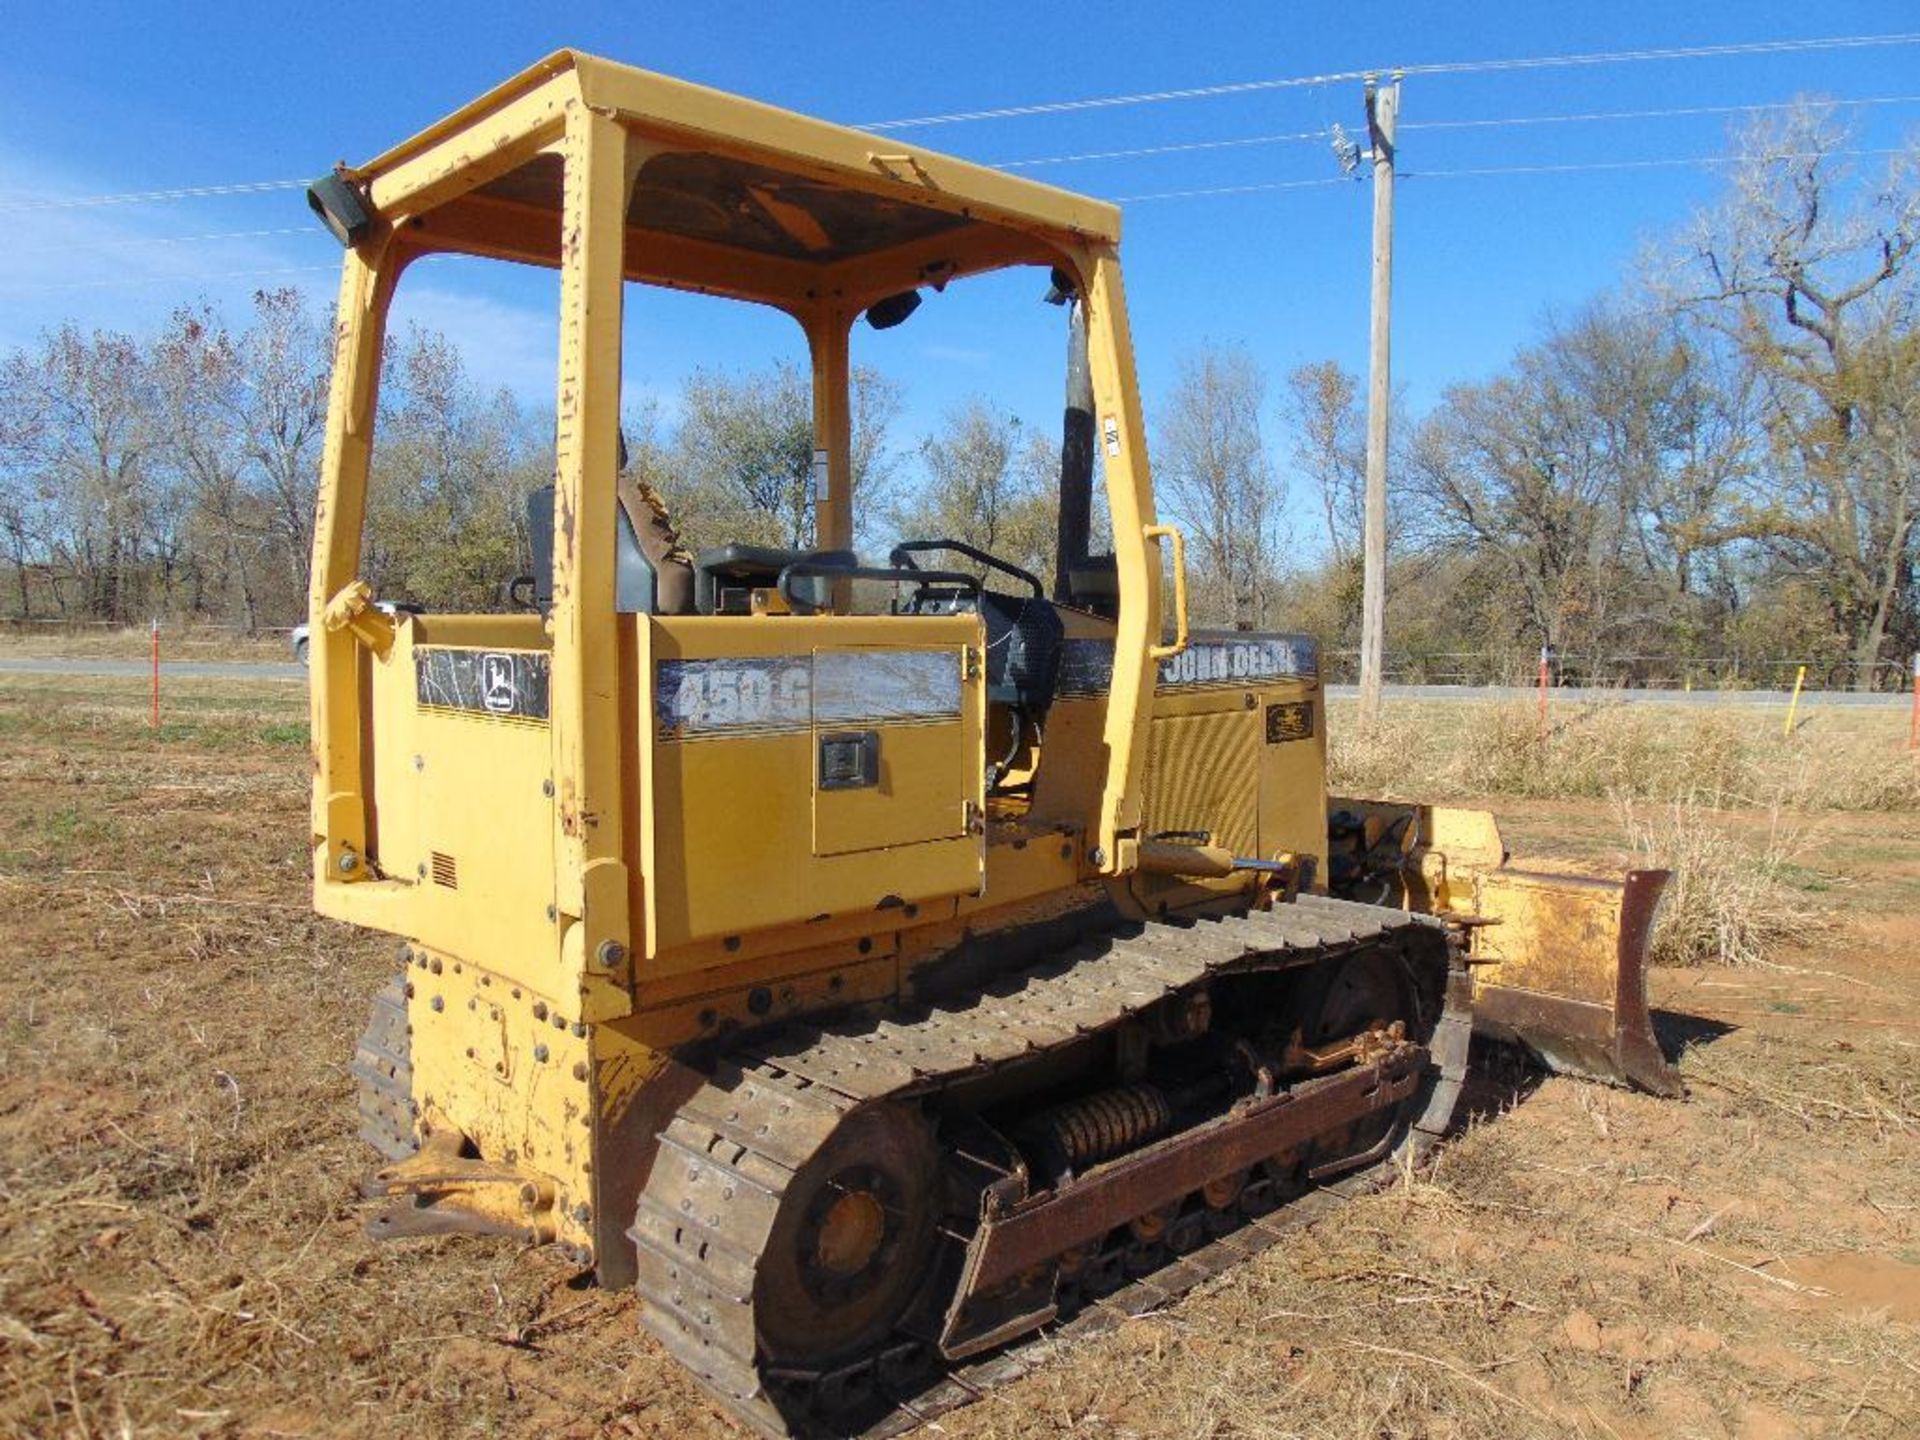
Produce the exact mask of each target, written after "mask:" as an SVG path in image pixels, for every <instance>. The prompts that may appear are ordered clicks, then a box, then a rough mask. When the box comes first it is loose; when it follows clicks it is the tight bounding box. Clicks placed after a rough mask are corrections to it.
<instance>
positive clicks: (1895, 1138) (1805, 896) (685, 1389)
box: [0, 677, 1920, 1440]
mask: <svg viewBox="0 0 1920 1440" xmlns="http://www.w3.org/2000/svg"><path fill="white" fill-rule="evenodd" d="M169 693H170V697H171V698H170V711H169V718H168V722H167V724H166V726H165V727H163V728H162V729H161V730H160V731H159V732H158V733H157V734H150V733H149V732H148V731H147V730H146V728H145V723H144V722H145V711H144V705H145V695H144V692H143V690H142V689H141V687H140V685H139V683H138V682H118V681H103V680H82V679H65V678H60V679H55V678H54V677H0V957H4V971H3V972H0V1434H4V1435H8V1436H48V1437H52V1436H59V1437H103V1440H104V1437H121V1436H139V1437H146V1436H207V1437H213V1436H220V1437H227V1436H235V1437H237V1436H302V1435H314V1436H336V1435H338V1436H346V1435H354V1436H358V1435H370V1436H423V1435H432V1436H441V1435H446V1436H469V1435H472V1436H518V1435H534V1434H539V1435H552V1436H578V1437H585V1436H599V1435H607V1436H672V1437H674V1440H697V1437H706V1436H719V1435H728V1434H732V1433H734V1432H733V1431H732V1430H731V1427H729V1426H728V1425H727V1423H726V1422H724V1421H723V1420H720V1419H718V1418H716V1417H715V1416H714V1414H713V1412H712V1411H711V1410H710V1409H709V1408H708V1407H707V1406H706V1405H705V1404H704V1403H703V1401H702V1400H701V1398H700V1396H699V1395H698V1394H697V1393H696V1392H695V1391H694V1389H693V1388H692V1386H691V1385H690V1384H689V1383H688V1382H687V1381H685V1380H684V1379H683V1378H682V1377H681V1376H680V1374H679V1373H678V1372H677V1371H676V1370H675V1368H674V1367H673V1366H672V1365H671V1364H670V1363H669V1362H668V1361H667V1360H666V1359H665V1357H664V1356H663V1355H662V1354H661V1352H659V1351H658V1350H657V1349H656V1348H654V1347H653V1345H652V1344H651V1343H650V1342H648V1341H646V1340H644V1339H643V1338H641V1337H640V1336H639V1335H638V1334H637V1331H636V1327H635V1323H634V1316H633V1302H632V1300H631V1298H630V1297H629V1296H627V1295H624V1294H611V1293H605V1292H601V1291H598V1290H596V1289H594V1288H592V1287H590V1286H589V1285H587V1284H586V1283H585V1282H584V1280H583V1277H581V1276H580V1275H579V1274H578V1273H577V1272H576V1271H575V1270H574V1269H573V1268H572V1267H570V1266H569V1265H568V1264H566V1263H565V1262H563V1261H562V1260H561V1259H560V1258H559V1257H558V1256H556V1255H554V1254H552V1253H549V1252H545V1251H531V1252H530V1251H524V1250H520V1249H516V1248H514V1247H513V1246H512V1245H510V1244H507V1243H505V1242H501V1241H494V1240H481V1239H470V1238H454V1239H443V1240H436V1241H427V1242H411V1243H407V1244H404V1245H399V1246H390V1247H376V1246H375V1245H373V1244H371V1243H370V1242H368V1241H367V1240H365V1239H364V1238H362V1236H361V1234H360V1230H359V1207H358V1202H357V1201H356V1198H355V1195H356V1190H355V1181H356V1179H357V1177H358V1176H359V1175H360V1173H361V1172H362V1170H363V1169H364V1168H365V1167H366V1166H367V1165H368V1163H369V1157H368V1155H367V1154H366V1153H364V1152H363V1151H362V1149H361V1146H360V1145H359V1143H358V1142H357V1141H356V1139H355V1138H354V1135H353V1126H354V1117H353V1103H352V1087H351V1083H350V1081H349V1079H348V1076H347V1071H346V1060H347V1057H348V1053H349V1051H350V1048H351V1044H352V1037H353V1034H354V1032H355V1031H356V1030H357V1029H358V1027H359V1025H360V1024H361V1021H362V1019H363V1016H364V1011H365V1002H366V997H367V995H368V994H369V992H370V991H371V990H372V989H373V988H374V987H375V986H376V984H377V983H378V982H379V981H380V979H381V978H382V977H383V976H384V975H385V974H386V973H387V972H388V970H389V969H390V967H391V964H392V945H391V942H390V941H388V940H386V939H383V938H379V937H373V936H367V935H359V934H355V933H352V932H349V931H347V930H345V929H342V928H341V927H338V926H336V925H332V924H330V923H326V922H322V921H319V920H317V919H315V918H313V916H312V915H311V914H310V913H309V911H308V906H307V897H306V875H305V863H306V858H305V845H304V838H303V837H304V832H305V829H306V817H305V805H306V790H305V784H306V773H307V767H306V751H305V741H306V736H305V724H304V719H305V717H304V712H303V706H302V696H301V694H300V692H299V690H298V689H297V687H294V686H289V685H268V684H262V685H257V686H252V687H248V686H244V685H235V684H230V683H222V684H212V683H198V684H196V683H190V682H178V683H176V684H174V685H173V686H172V687H171V688H170V692H169ZM1902 719H1903V717H1899V716H1897V715H1895V714H1893V713H1883V712H1874V713H1870V714H1865V715H1842V714H1840V713H1838V712H1819V711H1816V712H1815V714H1814V715H1813V717H1812V718H1811V720H1810V721H1809V722H1808V724H1807V726H1806V727H1805V728H1804V729H1803V730H1802V731H1801V732H1800V734H1798V735H1796V736H1795V737H1794V739H1793V740H1791V741H1783V740H1781V738H1780V736H1779V718H1778V717H1777V716H1774V715H1769V714H1768V713H1767V712H1764V711H1760V712H1747V711H1741V712H1733V711H1727V712H1720V711H1712V710H1709V711H1705V712H1701V713H1700V714H1697V715H1696V714H1693V713H1692V712H1680V711H1677V710H1669V709H1666V708H1664V707H1642V708H1641V711H1640V712H1639V713H1637V714H1636V715H1635V716H1633V717H1612V716H1609V715H1605V714H1573V713H1569V714H1566V715H1558V714H1557V715H1556V717H1555V720H1556V728H1555V731H1554V733H1553V735H1552V736H1551V737H1550V738H1549V739H1548V740H1545V741H1542V740H1541V739H1540V738H1539V737H1538V735H1537V733H1536V732H1535V731H1534V730H1533V729H1532V726H1531V719H1530V716H1528V717H1521V718H1516V716H1515V714H1514V713H1511V712H1505V711H1497V710H1494V709H1492V708H1476V707H1469V706H1458V705H1455V706H1448V707H1436V708H1432V709H1423V708H1421V707H1417V706H1409V707H1406V708H1405V709H1403V710H1401V711H1398V712H1396V713H1395V714H1393V715H1392V716H1391V717H1390V720H1389V726H1390V732H1391V733H1390V738H1389V740H1387V741H1385V742H1372V743H1366V744H1363V743H1361V742H1358V741H1348V740H1345V739H1342V740H1340V741H1339V744H1338V746H1337V749H1336V764H1337V766H1338V769H1339V774H1340V778H1341V779H1342V781H1343V782H1344V783H1345V784H1346V785H1348V786H1349V787H1350V788H1360V787H1362V786H1365V787H1367V788H1372V789H1380V790H1392V791H1394V792H1396V793H1402V794H1411V793H1414V792H1416V791H1419V792H1424V793H1427V794H1431V795H1434V796H1435V797H1436V798H1440V797H1445V798H1460V799H1471V798H1479V797H1484V796H1487V795H1493V794H1502V793H1504V794H1505V795H1507V796H1509V797H1511V798H1507V799H1501V800H1499V801H1498V802H1497V803H1498V807H1499V808H1500V810H1501V811H1502V814H1503V816H1504V817H1506V819H1507V822H1508V831H1509V839H1510V842H1511V843H1512V844H1513V847H1514V849H1515V850H1516V851H1519V852H1522V853H1525V854H1528V855H1545V856H1549V857H1556V858H1560V859H1565V860H1570V861H1578V862H1582V863H1586V864H1590V865H1595V866H1600V867H1607V868H1612V867H1617V866H1619V865H1622V864H1624V863H1626V862H1627V861H1628V859H1629V858H1630V857H1631V855H1632V854H1633V853H1634V852H1635V851H1636V849H1637V850H1638V851H1640V852H1642V853H1645V852H1646V851H1648V850H1655V851H1658V850H1659V849H1660V848H1661V847H1663V846H1665V847H1668V848H1673V847H1679V848H1680V849H1683V850H1685V851H1686V853H1687V854H1688V855H1690V856H1692V857H1693V860H1692V873H1691V875H1690V877H1689V879H1690V882H1691V883H1692V885H1693V887H1694V892H1695V894H1694V897H1693V898H1692V899H1690V900H1689V902H1688V905H1687V906H1686V907H1685V909H1686V913H1687V914H1688V915H1689V916H1695V917H1697V916H1705V917H1707V919H1706V920H1705V921H1704V922H1700V923H1701V925H1702V928H1701V929H1699V930H1698V932H1697V933H1694V932H1689V933H1688V934H1686V935H1681V936H1679V937H1678V938H1672V937H1670V953H1671V954H1672V955H1673V956H1674V957H1675V958H1682V959H1693V960H1699V959H1701V958H1703V957H1709V958H1711V957H1715V956H1722V955H1731V956H1734V957H1735V958H1739V959H1741V960H1743V961H1745V962H1746V963H1744V964H1742V965H1739V966H1732V965H1727V964H1724V963H1718V962H1717V961H1716V962H1715V963H1707V964H1700V965H1694V966H1692V967H1690V968H1678V967H1675V968H1664V969H1662V970H1660V971H1659V972H1657V973H1656V974H1655V976H1654V982H1653V984H1654V998H1655V1004H1656V1007H1657V1009H1658V1011H1659V1021H1660V1025H1661V1029H1662V1033H1663V1039H1664V1040H1665V1041H1666V1043H1667V1045H1668V1047H1669V1049H1670V1050H1671V1051H1673V1052H1675V1053H1678V1054H1679V1055H1680V1068H1681V1071H1682V1073H1683V1074H1684V1076H1685V1077H1686V1080H1687V1083H1688V1086H1689V1091H1690V1093H1689V1095H1688V1097H1687V1098H1686V1099H1685V1100H1682V1101H1660V1100H1653V1099H1650V1098H1647V1097H1644V1096H1640V1095H1633V1094H1627V1093H1624V1092H1620V1091H1614V1090H1609V1089H1605V1088H1601V1087H1597V1086H1593V1085H1587V1084H1581V1083H1576V1082H1573V1081H1568V1080H1562V1079H1542V1078H1541V1077H1539V1076H1537V1075H1531V1074H1527V1073H1524V1072H1522V1071H1520V1070H1519V1069H1518V1068H1517V1067H1515V1066H1513V1065H1512V1064H1511V1063H1510V1062H1505V1061H1503V1060H1502V1057H1499V1056H1497V1055H1495V1056H1492V1057H1489V1058H1490V1060H1491V1062H1492V1063H1491V1064H1490V1065H1489V1066H1488V1068H1487V1070H1486V1072H1485V1074H1484V1078H1483V1080H1482V1081H1481V1082H1480V1084H1479V1085H1478V1089H1477V1096H1478V1104H1477V1106H1476V1115H1475V1118H1474V1119H1473V1120H1472V1121H1471V1123H1470V1124H1469V1125H1468V1126H1467V1127H1466V1129H1465V1130H1464V1133H1462V1134H1461V1135H1460V1136H1459V1137H1458V1138H1457V1139H1456V1140H1455V1141H1454V1142H1453V1143H1452V1144H1450V1145H1449V1146H1447V1147H1445V1149H1444V1150H1443V1151H1442V1152H1441V1157H1440V1160H1439V1162H1438V1165H1437V1166H1436V1167H1435V1168H1434V1169H1433V1170H1432V1171H1431V1172H1430V1173H1424V1174H1416V1175H1411V1176H1407V1177H1405V1178H1404V1180H1403V1182H1402V1183H1400V1184H1398V1185H1396V1186H1395V1187H1393V1188H1391V1189H1389V1190H1387V1191H1385V1192H1382V1193H1379V1194H1376V1195H1373V1196H1371V1197H1368V1198H1365V1199H1362V1200H1359V1201H1357V1202H1355V1203H1353V1204H1351V1205H1349V1206H1347V1207H1346V1208H1345V1209H1343V1210H1341V1211H1340V1212H1338V1213H1337V1214H1335V1215H1334V1216H1333V1217H1332V1218H1330V1219H1328V1220H1326V1221H1324V1222H1322V1223H1321V1224H1319V1225H1317V1226H1315V1227H1313V1228H1311V1229H1309V1230H1305V1231H1301V1232H1296V1233H1295V1234H1293V1235H1292V1236H1291V1237H1290V1238H1289V1239H1288V1240H1287V1241H1286V1242H1285V1243H1283V1244H1281V1245H1278V1246H1276V1247H1274V1248H1272V1249H1270V1250H1268V1251H1266V1252H1265V1253H1264V1254H1263V1255H1261V1256H1260V1257H1259V1258H1258V1259H1257V1260H1255V1261H1253V1262H1250V1263H1249V1264H1248V1265H1246V1266H1245V1267H1243V1268H1242V1269H1241V1270H1240V1271H1238V1272H1237V1273H1234V1274H1232V1275H1230V1276H1228V1277H1225V1278H1223V1279H1221V1280H1219V1281H1216V1282H1214V1283H1213V1284H1211V1285H1210V1286H1209V1287H1207V1288H1205V1289H1203V1290H1201V1291H1199V1292H1197V1293H1195V1294H1194V1295H1192V1296H1190V1297H1189V1298H1188V1299H1187V1300H1185V1301H1184V1302H1182V1303H1180V1304H1179V1305H1177V1306H1175V1307H1174V1308H1172V1309H1171V1310H1168V1311H1166V1312H1163V1313H1160V1314H1157V1315H1152V1316H1148V1317H1146V1318H1143V1319H1140V1320H1138V1321H1135V1322H1133V1323H1131V1324H1129V1325H1126V1326H1123V1327H1121V1328H1119V1329H1118V1330H1115V1331H1112V1332H1110V1333H1108V1334H1106V1335H1104V1336H1102V1337H1099V1338H1098V1339H1095V1340H1091V1341H1087V1342H1084V1343H1081V1344H1078V1345H1075V1346H1073V1347H1071V1348H1066V1347H1063V1348H1061V1349H1060V1350H1059V1351H1058V1352H1057V1353H1054V1354H1053V1355H1052V1356H1051V1358H1050V1359H1049V1360H1048V1361H1047V1362H1046V1363H1044V1364H1041V1365H1040V1366H1038V1367H1037V1368H1036V1369H1035V1370H1034V1371H1033V1372H1032V1373H1030V1374H1029V1375H1027V1376H1026V1377H1025V1378H1023V1379H1021V1380H1020V1381H1018V1382H1016V1383H1015V1384H1013V1385H1012V1386H1010V1387H1009V1388H1007V1389H1004V1390H1003V1391H1001V1392H999V1393H998V1394H996V1395H995V1396H993V1397H991V1398H990V1399H988V1400H987V1401H985V1402H983V1403H982V1404H980V1405H977V1406H974V1407H973V1408H971V1409H969V1410H965V1411H961V1412H957V1413H955V1414H953V1415H950V1416H948V1417H947V1418H946V1419H945V1420H943V1421H942V1422H941V1430H942V1432H943V1433H944V1434H946V1435H949V1436H973V1437H983V1440H984V1437H1014V1436H1054V1435H1066V1434H1069V1433H1071V1434H1075V1435H1093V1436H1129V1435H1131V1436H1141V1437H1148V1436H1156V1437H1157V1436H1165V1437H1175V1436H1179V1437H1186V1436H1213V1437H1229V1436H1231V1437H1282V1436H1295V1435H1298V1436H1337V1437H1354V1440H1361V1437H1380V1436H1433V1437H1462V1440H1464V1437H1482V1436H1484V1437H1494V1436H1501V1437H1506V1436H1523V1437H1526V1436H1539V1437H1547V1436H1567V1435H1572V1436H1584V1437H1594V1440H1607V1437H1614V1440H1628V1437H1646V1440H1653V1437H1664V1436H1679V1435H1684V1436H1709V1437H1719V1436H1733V1437H1756V1440H1758V1437H1780V1436H1790V1435H1842V1434H1844V1435H1847V1436H1898V1435H1912V1434H1914V1433H1915V1427H1916V1423H1920V1422H1916V1416H1920V779H1917V778H1916V770H1915V764H1914V761H1913V760H1912V759H1911V758H1910V757H1908V756H1906V755H1904V754H1903V753H1902V752H1901V751H1900V749H1899V741H1900V738H1901V725H1902ZM1344 721H1345V717H1344V716H1342V715H1340V714H1336V715H1335V716H1334V718H1333V727H1334V730H1335V733H1336V735H1337V736H1338V735H1343V734H1344V733H1345V731H1344V729H1343V725H1344ZM1603 741H1604V743H1603ZM1750 873H1758V874H1760V875H1761V876H1763V878H1764V881H1765V884H1764V885H1760V886H1755V885H1753V884H1751V883H1747V882H1746V881H1744V880H1743V878H1742V877H1743V876H1746V875H1748V874H1750ZM1742 884H1746V889H1745V891H1741V890H1740V889H1739V887H1740V886H1741V885H1742ZM1742 894H1744V895H1745V896H1746V900H1747V902H1749V903H1758V902H1760V901H1764V903H1765V904H1766V905H1767V906H1769V907H1770V909H1769V911H1768V918H1767V920H1766V923H1765V924H1763V925H1759V926H1755V927H1748V928H1747V929H1746V930H1743V931H1741V932H1740V933H1739V935H1738V936H1737V937H1736V939H1737V942H1738V943H1736V944H1733V945H1731V946H1729V945H1728V944H1727V943H1725V935H1726V931H1725V924H1724V923H1723V922H1724V921H1725V917H1726V916H1727V915H1729V914H1732V913H1734V912H1735V910H1737V909H1738V903H1737V902H1739V900H1740V896H1741V895H1742ZM1730 907H1731V908H1730ZM1689 923H1693V922H1691V921H1690V922H1689Z"/></svg>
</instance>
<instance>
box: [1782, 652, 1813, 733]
mask: <svg viewBox="0 0 1920 1440" xmlns="http://www.w3.org/2000/svg"><path fill="white" fill-rule="evenodd" d="M1806 683H1807V667H1806V666H1804V665H1802V666H1801V667H1800V668H1799V669H1798V670H1797V671H1795V672H1794V676H1793V699H1792V700H1790V701H1788V702H1787V723H1786V725H1785V726H1784V727H1783V728H1782V729H1781V731H1780V733H1781V734H1782V735H1791V734H1793V717H1794V716H1795V715H1797V714H1799V713H1800V687H1801V686H1802V685H1805V684H1806Z"/></svg>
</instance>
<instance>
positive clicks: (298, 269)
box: [0, 257, 428, 295]
mask: <svg viewBox="0 0 1920 1440" xmlns="http://www.w3.org/2000/svg"><path fill="white" fill-rule="evenodd" d="M423 258H428V257H423ZM320 271H326V272H327V273H328V274H331V275H338V274H339V273H340V266H339V265H338V264H333V265H288V266H285V267H283V268H280V269H273V270H221V271H215V272H213V273H210V274H195V275H134V276H125V275H121V276H115V277H114V278H113V279H111V280H62V281H57V282H52V283H48V284H35V285H6V284H4V283H3V282H0V291H4V293H6V294H9V295H27V294H36V295H37V294H43V293H46V292H48V291H55V290H104V289H108V288H112V287H118V286H123V285H124V286H135V285H179V286H183V287H184V286H188V285H201V284H208V283H211V282H213V281H216V280H256V279H263V278H265V277H267V276H270V275H313V274H317V273H319V272H320Z"/></svg>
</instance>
